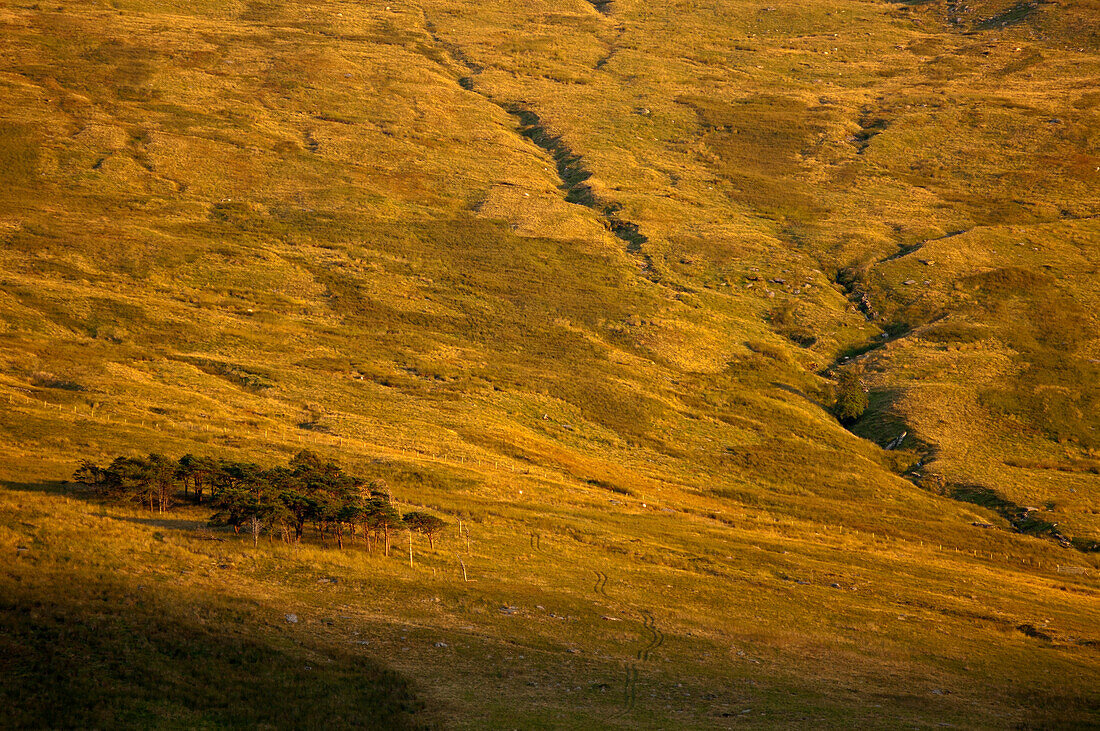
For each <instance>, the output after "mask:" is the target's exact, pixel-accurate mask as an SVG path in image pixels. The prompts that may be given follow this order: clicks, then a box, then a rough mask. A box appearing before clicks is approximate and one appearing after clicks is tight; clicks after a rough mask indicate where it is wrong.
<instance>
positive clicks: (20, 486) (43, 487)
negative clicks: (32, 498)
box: [0, 480, 90, 497]
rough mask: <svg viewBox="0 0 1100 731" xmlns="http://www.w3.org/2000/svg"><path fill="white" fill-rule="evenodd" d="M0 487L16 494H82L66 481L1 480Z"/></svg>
mask: <svg viewBox="0 0 1100 731" xmlns="http://www.w3.org/2000/svg"><path fill="white" fill-rule="evenodd" d="M0 487H2V488H4V489H5V490H14V491H15V492H45V493H52V494H55V495H79V492H81V491H77V490H74V489H73V486H72V484H70V483H68V482H66V481H64V480H40V481H38V482H13V481H10V480H0ZM89 497H90V495H89Z"/></svg>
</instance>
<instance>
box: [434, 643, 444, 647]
mask: <svg viewBox="0 0 1100 731" xmlns="http://www.w3.org/2000/svg"><path fill="white" fill-rule="evenodd" d="M435 646H436V647H447V643H446V642H437V643H435Z"/></svg>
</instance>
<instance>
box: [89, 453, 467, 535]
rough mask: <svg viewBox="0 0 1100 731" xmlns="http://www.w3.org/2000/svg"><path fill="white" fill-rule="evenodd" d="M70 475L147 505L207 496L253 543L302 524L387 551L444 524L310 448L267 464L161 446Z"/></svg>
mask: <svg viewBox="0 0 1100 731" xmlns="http://www.w3.org/2000/svg"><path fill="white" fill-rule="evenodd" d="M73 479H74V480H75V481H76V482H79V483H82V484H85V485H88V486H89V487H91V488H93V489H94V490H96V491H97V492H98V493H99V494H101V495H102V496H104V497H111V498H117V499H129V500H134V501H136V502H138V503H140V504H141V505H143V506H144V505H147V506H148V507H149V510H150V511H154V510H159V511H161V512H164V511H166V510H168V509H169V508H171V507H172V505H173V504H175V503H176V502H178V501H179V500H180V499H181V493H182V499H183V500H185V501H193V502H197V503H200V504H201V503H203V502H204V501H206V502H207V503H209V504H210V505H211V506H213V508H214V509H215V510H216V512H215V513H214V515H213V517H212V518H211V522H212V523H214V524H216V525H228V526H231V527H232V528H233V530H234V532H237V533H240V530H241V528H245V529H246V530H247V531H249V532H250V533H251V534H252V538H253V542H254V543H256V542H258V541H259V537H260V534H261V533H263V532H265V531H266V532H267V533H268V534H269V535H275V534H277V535H279V536H280V537H281V539H282V540H283V541H285V542H287V543H290V542H291V541H294V542H298V541H300V540H301V539H302V535H303V533H304V531H305V528H306V526H313V527H314V528H316V530H317V532H318V534H319V535H320V539H321V545H325V541H326V537H328V538H329V539H335V542H336V545H337V546H338V547H339V548H343V547H344V539H345V537H347V536H351V537H354V536H355V535H356V534H357V532H360V531H361V533H362V536H363V538H364V540H365V541H366V545H367V550H368V551H369V550H371V546H372V541H373V542H376V543H379V544H381V545H382V546H383V549H384V551H385V553H386V555H389V551H390V536H391V534H392V533H393V532H394V531H397V530H399V529H402V528H404V529H408V530H411V531H415V532H417V533H422V534H423V535H425V536H427V538H428V542H429V543H430V544H431V545H432V546H433V547H434V545H435V536H436V535H437V534H438V533H439V532H440V531H441V530H442V529H443V527H444V526H445V525H446V523H444V521H443V520H441V519H440V518H438V517H436V516H434V515H430V514H427V513H422V512H410V513H406V514H405V515H404V516H402V515H401V513H399V512H398V510H397V508H395V507H394V506H393V504H392V502H391V501H390V495H389V491H388V490H387V488H386V484H385V482H383V481H381V480H378V481H375V482H372V483H370V484H367V483H366V482H364V481H363V480H360V479H358V478H356V477H354V476H352V475H349V474H347V473H345V472H344V470H343V468H342V467H340V465H338V464H336V463H335V462H332V461H325V460H322V459H321V458H320V457H318V456H317V455H316V454H313V453H312V452H309V451H301V452H299V453H298V454H296V455H295V456H294V458H293V459H292V460H291V461H290V464H289V465H288V466H286V467H270V468H263V467H260V466H258V465H255V464H251V463H242V462H229V461H226V460H217V459H214V458H211V457H195V456H194V455H190V454H188V455H185V456H184V457H181V458H180V459H179V460H172V459H169V458H167V457H164V456H162V455H159V454H150V455H149V456H148V457H118V458H116V459H115V460H114V461H112V462H111V464H110V465H108V466H107V467H100V466H98V465H96V464H95V463H94V462H92V461H90V460H84V461H83V462H81V464H80V466H79V467H78V468H77V470H76V472H75V474H74V475H73Z"/></svg>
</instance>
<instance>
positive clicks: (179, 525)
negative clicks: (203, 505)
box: [110, 515, 210, 530]
mask: <svg viewBox="0 0 1100 731" xmlns="http://www.w3.org/2000/svg"><path fill="white" fill-rule="evenodd" d="M110 517H111V518H113V519H114V520H122V521H125V522H127V523H137V524H138V525H148V526H152V527H154V528H167V529H170V530H202V529H205V528H209V527H210V525H209V523H207V522H206V521H205V520H185V519H182V518H156V517H150V518H139V517H137V516H131V515H112V516H110Z"/></svg>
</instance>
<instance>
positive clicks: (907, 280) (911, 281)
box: [902, 279, 917, 286]
mask: <svg viewBox="0 0 1100 731" xmlns="http://www.w3.org/2000/svg"><path fill="white" fill-rule="evenodd" d="M916 283H917V280H915V279H906V280H905V281H904V282H902V284H904V285H905V286H909V285H910V284H916Z"/></svg>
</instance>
